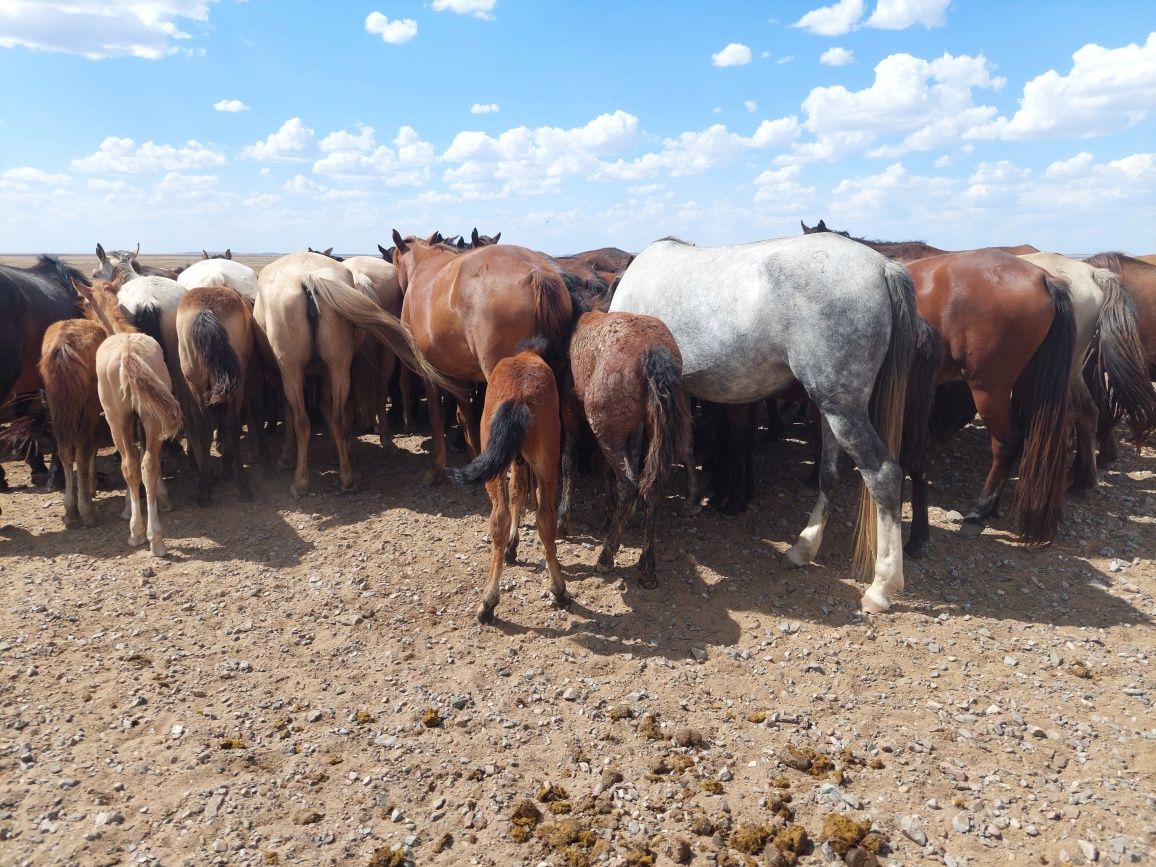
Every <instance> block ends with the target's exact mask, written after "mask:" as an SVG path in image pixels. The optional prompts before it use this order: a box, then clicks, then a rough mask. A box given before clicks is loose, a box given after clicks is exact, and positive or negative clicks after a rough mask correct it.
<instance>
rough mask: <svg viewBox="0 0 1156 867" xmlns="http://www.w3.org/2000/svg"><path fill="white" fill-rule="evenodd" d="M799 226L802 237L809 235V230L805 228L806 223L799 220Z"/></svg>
mask: <svg viewBox="0 0 1156 867" xmlns="http://www.w3.org/2000/svg"><path fill="white" fill-rule="evenodd" d="M799 225H800V226H802V227H803V234H804V235H807V234H810V232H811V230H810V229H808V228H807V224H806V223H804V222H803V221H802V220H799Z"/></svg>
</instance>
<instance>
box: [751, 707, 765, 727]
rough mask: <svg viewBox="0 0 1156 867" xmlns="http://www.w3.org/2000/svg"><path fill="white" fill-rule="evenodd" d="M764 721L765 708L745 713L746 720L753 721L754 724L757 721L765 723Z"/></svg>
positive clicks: (756, 723) (757, 722)
mask: <svg viewBox="0 0 1156 867" xmlns="http://www.w3.org/2000/svg"><path fill="white" fill-rule="evenodd" d="M766 721H767V712H766V711H765V710H753V711H751V712H750V713H749V714H747V722H752V723H755V725H758V724H759V723H765V722H766Z"/></svg>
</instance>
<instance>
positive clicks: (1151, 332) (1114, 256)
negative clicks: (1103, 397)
mask: <svg viewBox="0 0 1156 867" xmlns="http://www.w3.org/2000/svg"><path fill="white" fill-rule="evenodd" d="M1084 261H1086V262H1087V263H1088V264H1089V265H1092V266H1094V267H1096V268H1107V269H1108V270H1110V271H1112V272H1114V273H1115V274H1116V275H1117V276H1119V278H1120V282H1121V283H1122V284H1123V287H1124V292H1125V293H1126V295H1128V296H1129V297H1130V299H1131V302H1132V305H1133V308H1134V310H1135V316H1136V327H1137V330H1138V331H1139V339H1140V344H1141V345H1140V346H1139V347H1137V349H1138V350H1139V351H1140V352H1142V354H1143V356H1144V358H1145V359H1146V360H1147V362H1148V382H1137V383H1135V387H1136V388H1138V389H1145V388H1146V389H1151V388H1152V381H1153V380H1156V264H1149V263H1148V262H1145V261H1144V260H1143V259H1140V258H1134V257H1132V256H1126V255H1124V254H1123V253H1098V254H1097V255H1095V256H1092V257H1090V258H1088V259H1085V260H1084ZM1097 394H1102V390H1101V392H1100V393H1097V392H1095V391H1093V395H1094V396H1096V395H1097ZM1123 416H1124V412H1123V408H1122V407H1119V406H1112V405H1110V404H1109V405H1101V406H1100V424H1099V430H1098V432H1097V434H1098V439H1099V444H1100V462H1101V463H1104V464H1108V463H1111V462H1112V461H1114V460H1116V458H1117V448H1116V437H1115V434H1114V433H1113V430H1112V429H1113V427H1114V426H1115V425H1116V423H1117V422H1119V421H1120V420H1121V418H1123ZM1153 421H1154V422H1156V420H1153ZM1145 427H1147V428H1148V429H1147V430H1145V429H1144V428H1145ZM1137 428H1139V429H1137ZM1150 432H1151V427H1150V426H1145V425H1136V424H1133V430H1132V433H1133V436H1135V437H1137V438H1138V439H1139V438H1142V437H1143V436H1144V435H1145V434H1147V433H1150Z"/></svg>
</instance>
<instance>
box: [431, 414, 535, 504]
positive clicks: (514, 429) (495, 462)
mask: <svg viewBox="0 0 1156 867" xmlns="http://www.w3.org/2000/svg"><path fill="white" fill-rule="evenodd" d="M532 420H533V416H532V415H531V413H530V407H529V406H527V405H526V404H525V403H523V402H522V401H520V400H507V401H505V402H504V403H502V404H501V405H500V406H499V407H498V408H497V410H496V411H495V412H494V415H493V417H492V418H491V419H490V440H489V442H487V443H486V450H485V451H484V452H482V453H481V454H480V455H478V456H477V457H476V458H474V460H473V461H472V462H471V463H470V464H469V465H468V466H464V467H460V468H455V469H452V470H446V475H447V476H449V477H450V478H451V479H452V480H453V481H455V482H457V483H458V484H459V485H476V484H478V483H480V482H488V481H489V480H490V479H492V478H494V476H496V475H498V473H500V472H502V471H503V470H504V469H506V467H508V466H509V465H510V464H511V463H512V462H513V461H514V458H516V457H518V455H519V454H521V452H522V442H523V441H524V440H525V439H526V432H527V431H528V430H529V429H530V422H531V421H532Z"/></svg>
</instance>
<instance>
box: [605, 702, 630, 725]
mask: <svg viewBox="0 0 1156 867" xmlns="http://www.w3.org/2000/svg"><path fill="white" fill-rule="evenodd" d="M633 717H634V711H633V710H631V709H630V705H628V704H616V705H615V706H614V707H612V708H610V718H611V719H612V720H615V721H617V720H620V719H632V718H633Z"/></svg>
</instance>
